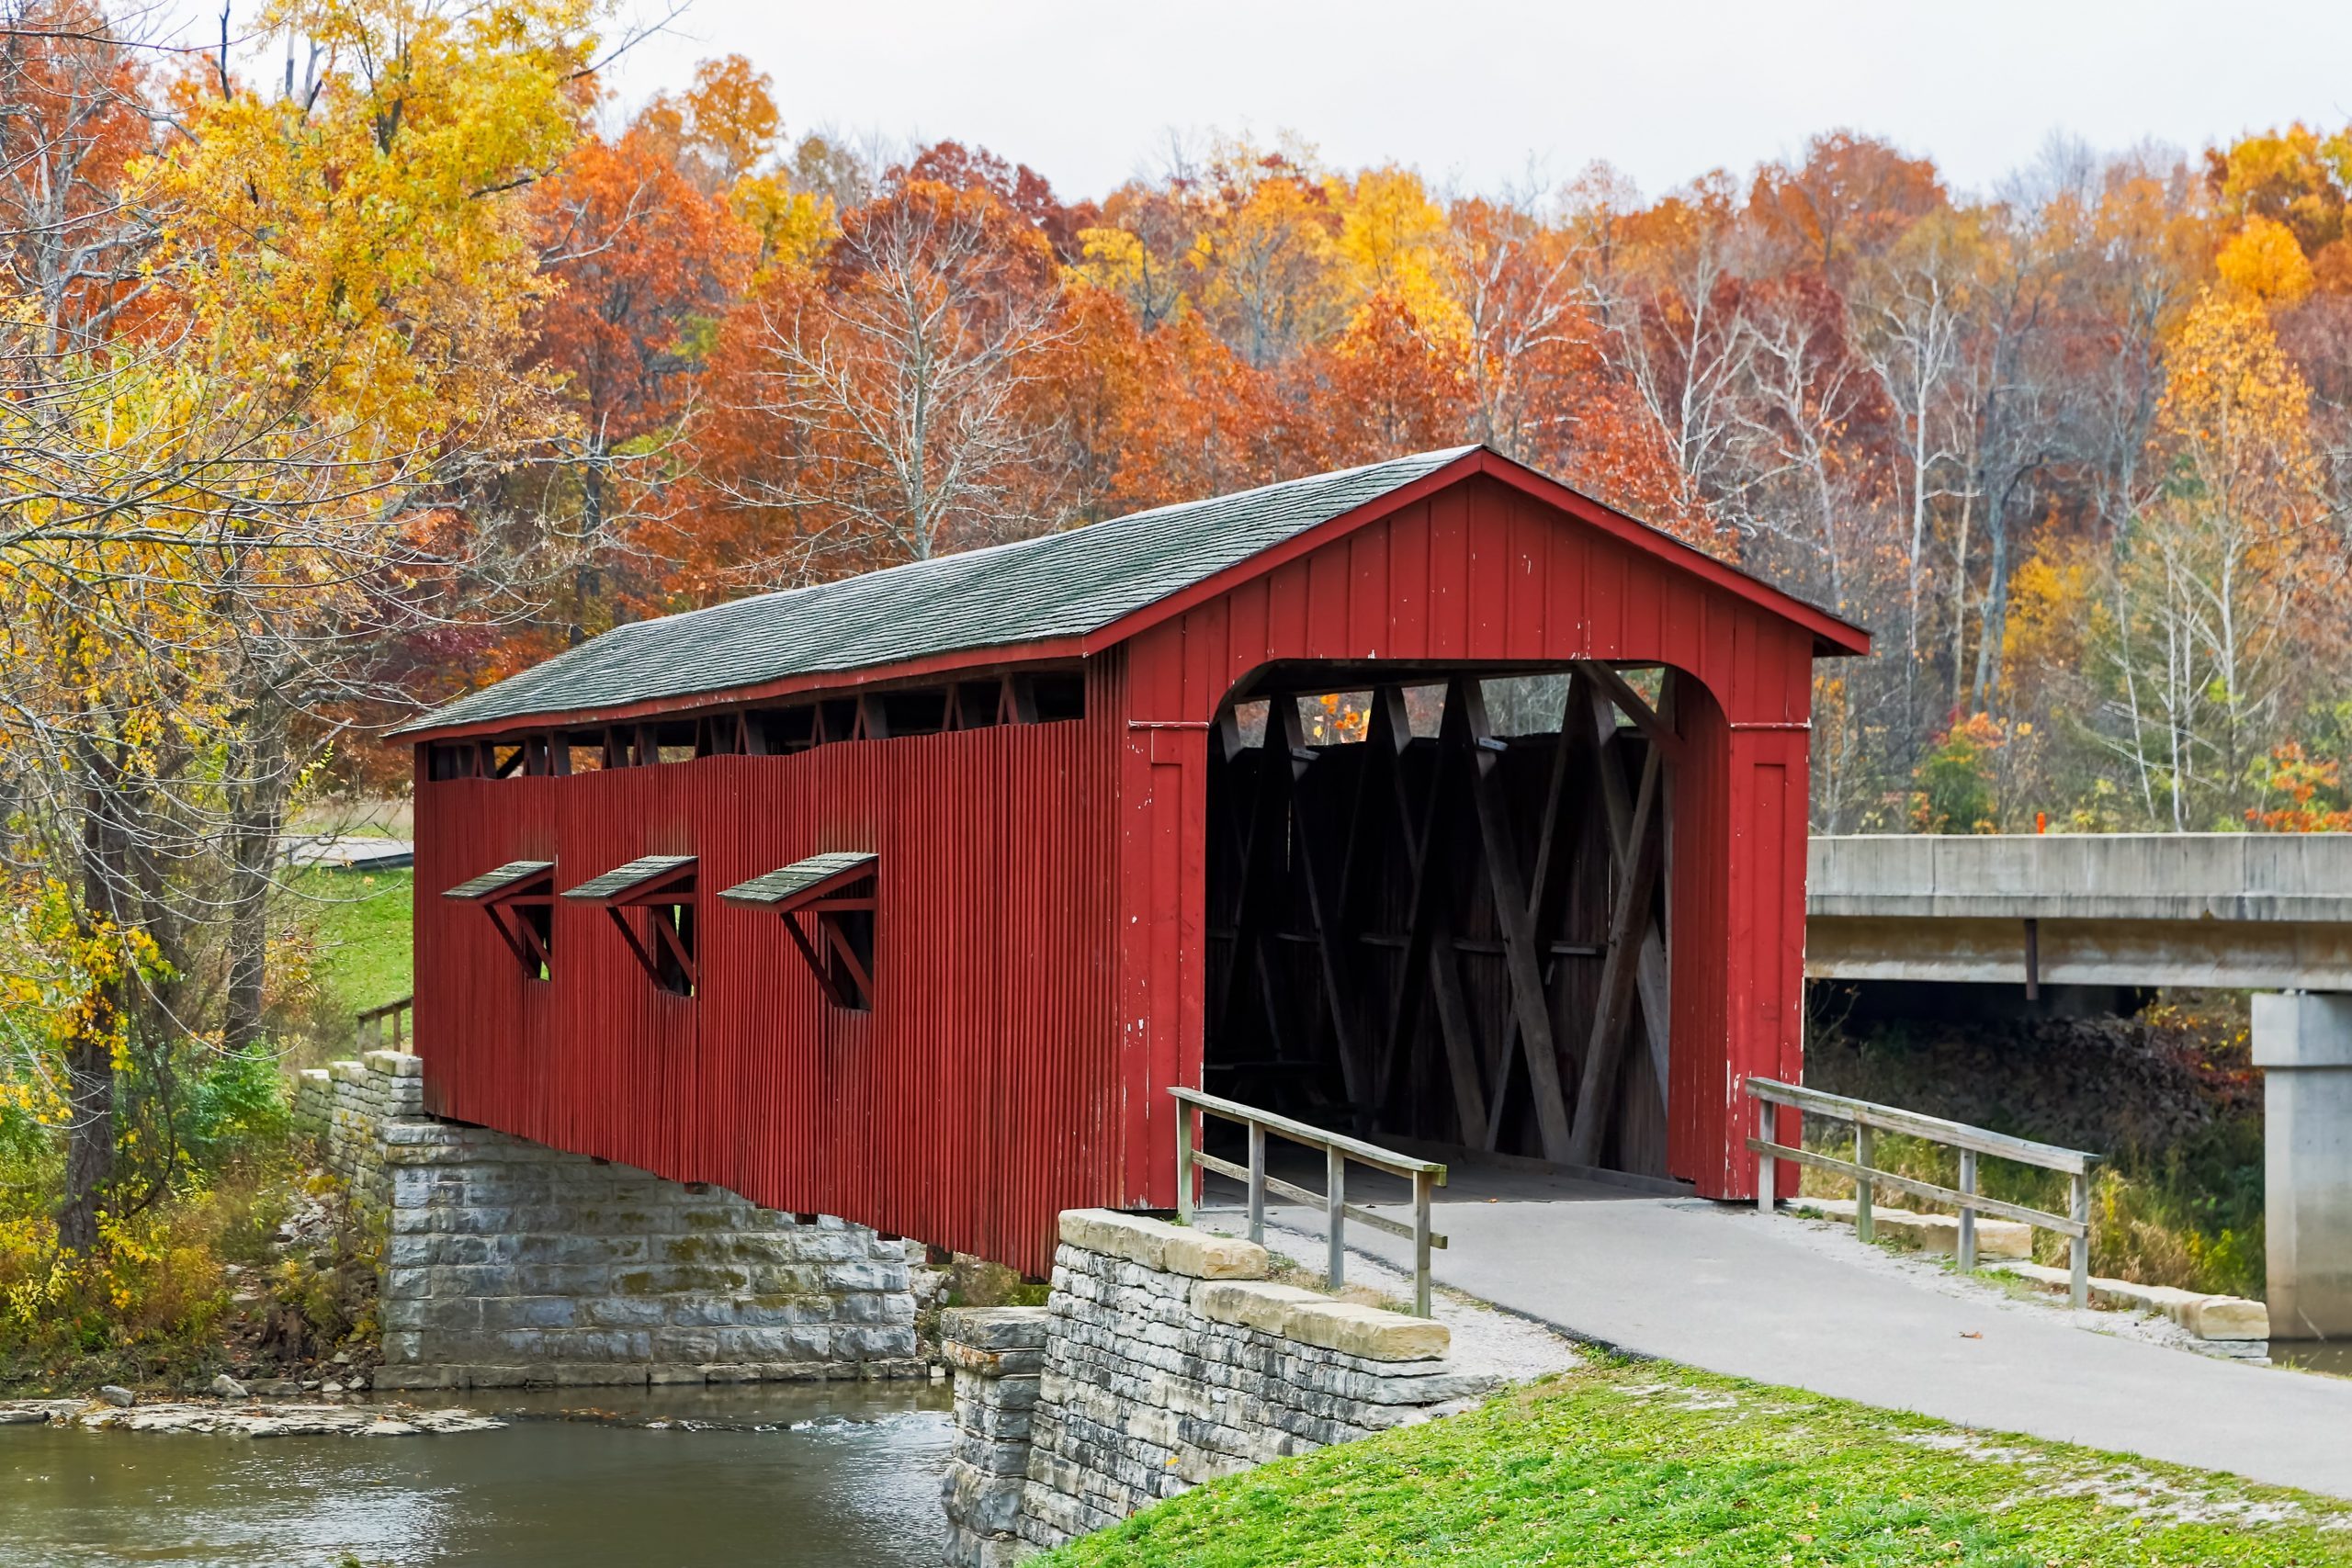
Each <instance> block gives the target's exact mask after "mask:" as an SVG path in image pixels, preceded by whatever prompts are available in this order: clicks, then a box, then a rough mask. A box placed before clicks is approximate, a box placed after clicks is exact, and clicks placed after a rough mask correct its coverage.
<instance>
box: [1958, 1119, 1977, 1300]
mask: <svg viewBox="0 0 2352 1568" xmlns="http://www.w3.org/2000/svg"><path fill="white" fill-rule="evenodd" d="M1960 1190H1962V1192H1965V1193H1967V1194H1968V1195H1969V1196H1970V1197H1972V1198H1973V1197H1974V1196H1976V1151H1975V1150H1974V1149H1962V1150H1961V1151H1960ZM1960 1271H1961V1272H1962V1273H1963V1274H1973V1273H1974V1272H1976V1211H1975V1209H1974V1208H1973V1207H1972V1206H1971V1205H1969V1204H1966V1203H1962V1205H1961V1206H1960Z"/></svg>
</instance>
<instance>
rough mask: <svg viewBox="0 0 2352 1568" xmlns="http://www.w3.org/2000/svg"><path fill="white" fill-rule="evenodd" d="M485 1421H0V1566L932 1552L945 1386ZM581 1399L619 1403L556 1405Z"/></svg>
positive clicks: (908, 1565)
mask: <svg viewBox="0 0 2352 1568" xmlns="http://www.w3.org/2000/svg"><path fill="white" fill-rule="evenodd" d="M450 1403H451V1404H459V1403H462V1404H465V1405H466V1406H467V1408H469V1409H473V1410H479V1411H482V1412H484V1413H487V1414H497V1415H507V1416H511V1417H512V1418H513V1419H514V1425H512V1426H509V1427H503V1428H501V1429H499V1430H496V1431H490V1432H470V1433H460V1434H453V1435H449V1436H444V1437H413V1438H267V1439H262V1440H252V1439H243V1438H227V1437H215V1436H202V1435H196V1434H180V1433H133V1432H92V1431H85V1430H83V1429H81V1428H78V1427H0V1568H96V1565H98V1564H105V1565H107V1568H116V1565H118V1564H174V1565H188V1568H334V1565H336V1564H339V1563H345V1562H349V1561H351V1560H355V1559H356V1561H357V1562H361V1563H364V1564H366V1565H367V1568H457V1565H460V1564H462V1565H466V1568H477V1565H478V1568H492V1565H493V1564H494V1565H496V1568H697V1565H700V1564H704V1563H725V1564H729V1565H730V1568H734V1565H741V1568H799V1565H802V1564H809V1565H811V1568H813V1565H815V1564H820V1563H821V1564H827V1565H829V1568H830V1565H835V1564H851V1563H854V1564H861V1565H863V1564H874V1565H877V1568H901V1565H905V1568H915V1565H918V1564H919V1565H921V1568H933V1565H934V1564H936V1563H937V1562H938V1561H939V1553H940V1546H941V1541H942V1540H943V1538H944V1523H943V1519H942V1516H941V1513H940V1506H939V1478H940V1476H941V1474H942V1473H943V1472H944V1470H945V1468H946V1462H947V1450H948V1446H949V1442H950V1439H951V1436H952V1434H951V1429H950V1427H949V1422H948V1416H947V1408H948V1398H947V1394H946V1392H945V1390H944V1387H939V1386H930V1387H918V1386H915V1385H892V1384H888V1383H830V1384H821V1385H789V1384H786V1385H769V1386H766V1387H753V1388H729V1389H708V1390H706V1389H693V1390H684V1391H679V1390H662V1389H656V1390H650V1391H648V1390H616V1389H567V1390H563V1391H561V1392H560V1393H548V1394H538V1393H531V1394H511V1395H506V1396H501V1395H499V1394H497V1393H478V1394H476V1395H475V1396H473V1397H472V1398H470V1399H464V1400H460V1399H458V1398H456V1397H453V1398H452V1399H451V1400H450ZM589 1410H595V1411H601V1412H604V1413H606V1414H607V1415H608V1416H614V1417H618V1418H619V1419H620V1420H621V1421H622V1422H628V1421H644V1420H667V1421H670V1422H672V1423H673V1425H672V1426H671V1427H668V1428H667V1429H655V1428H649V1427H644V1426H641V1425H639V1426H632V1425H625V1424H621V1425H616V1424H606V1423H605V1422H600V1421H597V1420H593V1419H581V1418H573V1419H565V1418H563V1415H564V1412H566V1411H573V1412H584V1411H589Z"/></svg>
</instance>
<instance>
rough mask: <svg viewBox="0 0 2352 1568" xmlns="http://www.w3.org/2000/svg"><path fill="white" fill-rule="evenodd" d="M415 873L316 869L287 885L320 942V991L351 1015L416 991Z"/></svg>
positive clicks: (315, 947)
mask: <svg viewBox="0 0 2352 1568" xmlns="http://www.w3.org/2000/svg"><path fill="white" fill-rule="evenodd" d="M415 883H416V876H415V874H414V873H413V872H411V871H407V870H400V871H364V872H363V871H311V872H305V873H302V874H300V875H299V876H298V877H297V878H296V879H295V880H294V883H293V885H292V886H291V887H290V888H289V889H288V891H289V893H290V894H291V895H292V897H290V898H289V899H288V902H289V904H291V905H292V907H293V908H294V910H295V914H296V919H297V920H298V921H300V923H302V924H304V925H306V926H307V927H308V928H309V930H310V931H311V941H312V943H313V953H314V956H313V959H312V962H313V964H315V965H316V969H317V975H318V983H319V988H320V990H321V991H322V993H324V995H325V998H326V999H327V1002H328V1004H329V1005H330V1006H331V1007H332V1008H333V1009H334V1010H335V1011H336V1012H338V1013H340V1014H342V1015H343V1016H345V1017H348V1016H349V1015H350V1014H352V1013H355V1012H358V1011H360V1010H362V1009H365V1008H372V1007H379V1006H381V1005H382V1004H384V1003H385V1002H388V1001H390V1000H391V999H392V998H395V997H404V996H407V995H408V994H409V993H410V992H411V991H413V989H414V988H415V969H414V966H413V953H412V949H411V947H410V942H409V928H410V924H411V919H412V913H413V908H412V899H413V897H414V891H415Z"/></svg>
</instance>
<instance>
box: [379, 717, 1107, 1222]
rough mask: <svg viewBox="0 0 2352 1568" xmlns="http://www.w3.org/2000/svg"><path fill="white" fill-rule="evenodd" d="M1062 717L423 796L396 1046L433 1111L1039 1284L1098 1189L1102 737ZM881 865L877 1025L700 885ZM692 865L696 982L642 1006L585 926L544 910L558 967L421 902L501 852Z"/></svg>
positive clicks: (572, 865)
mask: <svg viewBox="0 0 2352 1568" xmlns="http://www.w3.org/2000/svg"><path fill="white" fill-rule="evenodd" d="M1103 738H1104V729H1103V726H1102V725H1101V724H1099V723H1095V722H1090V721H1085V720H1079V721H1072V722H1067V723H1058V724H1046V725H1036V726H1028V727H1019V728H1003V729H985V730H977V731H970V732H967V733H961V734H954V735H939V736H928V737H921V738H915V739H900V740H884V741H862V742H846V743H842V744H838V745H833V746H827V747H823V748H820V750H814V751H810V752H806V753H803V754H801V755H798V756H794V757H707V758H703V759H700V760H697V761H691V762H680V763H673V764H670V765H667V766H661V767H643V768H626V769H614V770H610V771H606V772H601V773H586V774H582V775H578V776H575V777H570V778H509V779H498V780H458V781H451V782H447V783H439V784H426V785H424V787H423V788H422V789H421V790H420V792H419V805H418V820H417V890H418V891H417V902H418V911H417V913H418V919H417V928H416V930H417V935H416V946H417V952H416V959H417V976H418V982H419V984H418V987H417V1037H418V1041H419V1049H420V1051H421V1053H423V1054H424V1055H425V1058H426V1064H427V1072H426V1082H427V1086H428V1089H429V1091H430V1094H431V1098H432V1103H433V1106H434V1109H435V1111H438V1112H439V1113H441V1114H443V1115H447V1116H454V1117H458V1118H460V1119H462V1120H466V1121H471V1122H482V1123H485V1124H487V1125H490V1126H494V1127H498V1128H501V1129H503V1130H504V1131H506V1132H510V1133H514V1134H518V1135H520V1136H524V1137H528V1138H533V1139H537V1140H539V1141H541V1142H545V1143H548V1144H551V1145H557V1146H559V1147H562V1148H567V1149H571V1150H575V1151H578V1152H580V1153H583V1154H591V1155H598V1156H605V1157H607V1158H612V1159H617V1160H622V1161H625V1162H627V1163H628V1164H631V1165H636V1166H641V1167H644V1168H648V1169H650V1170H655V1171H658V1172H660V1173H662V1175H665V1176H670V1177H673V1178H674V1179H679V1180H690V1181H691V1180H700V1181H711V1182H717V1183H719V1184H721V1185H723V1186H726V1187H729V1188H730V1189H733V1190H736V1191H739V1192H741V1193H742V1194H743V1195H744V1196H746V1197H749V1198H752V1199H753V1200H754V1201H758V1202H761V1203H764V1204H767V1205H769V1206H770V1207H774V1208H780V1209H793V1210H803V1211H808V1210H817V1211H821V1212H824V1213H838V1214H842V1215H844V1216H846V1217H848V1218H851V1219H854V1220H858V1221H861V1222H864V1223H865V1224H873V1225H876V1226H877V1227H879V1228H881V1229H882V1230H885V1231H889V1232H895V1233H899V1234H902V1235H915V1236H921V1237H923V1238H924V1239H926V1240H933V1241H937V1242H940V1243H943V1244H947V1245H952V1246H955V1247H961V1248H965V1249H967V1250H970V1251H974V1252H978V1253H981V1254H983V1255H986V1256H989V1257H994V1258H1005V1259H1007V1260H1011V1261H1015V1262H1021V1263H1026V1264H1028V1265H1030V1266H1032V1267H1033V1268H1034V1267H1035V1266H1037V1265H1038V1264H1039V1263H1040V1262H1041V1260H1042V1259H1043V1258H1046V1255H1047V1253H1048V1252H1049V1250H1050V1240H1049V1237H1050V1225H1051V1215H1052V1214H1053V1213H1055V1212H1056V1211H1057V1210H1058V1209H1060V1208H1063V1207H1067V1206H1069V1205H1070V1204H1072V1203H1075V1202H1080V1201H1087V1202H1091V1201H1099V1200H1100V1199H1101V1198H1102V1197H1103V1195H1104V1194H1105V1193H1106V1192H1108V1191H1113V1190H1116V1188H1117V1184H1118V1181H1119V1178H1120V1174H1121V1172H1122V1170H1123V1168H1124V1154H1123V1149H1122V1146H1121V1129H1120V1128H1119V1127H1118V1126H1117V1125H1116V1124H1115V1122H1114V1117H1113V1115H1112V1111H1113V1110H1114V1108H1115V1106H1116V1105H1117V1104H1118V1101H1119V1098H1120V1093H1121V1088H1122V1086H1121V1084H1120V1081H1119V1072H1118V1066H1119V1064H1118V1061H1117V1055H1116V1053H1115V1051H1114V1049H1113V1046H1112V1041H1113V1030H1112V1015H1111V1013H1110V1011H1109V1001H1110V996H1111V990H1110V979H1111V975H1110V964H1109V958H1108V954H1107V953H1105V952H1104V950H1103V941H1102V932H1103V931H1104V930H1105V929H1106V928H1107V927H1108V925H1109V922H1110V919H1111V910H1110V908H1109V895H1110V888H1109V887H1108V886H1107V885H1106V883H1105V880H1104V878H1103V875H1102V867H1103V865H1104V864H1105V863H1106V862H1107V860H1108V843H1107V840H1108V831H1107V829H1108V823H1109V818H1108V816H1107V808H1108V807H1109V804H1110V800H1111V794H1110V790H1109V788H1108V784H1109V778H1108V770H1107V768H1106V766H1105V764H1106V762H1107V761H1108V755H1109V753H1108V749H1107V748H1106V746H1105V745H1104V743H1103ZM845 849H860V850H873V851H875V852H876V853H877V854H878V855H879V856H880V864H879V867H878V871H877V878H878V893H879V898H880V908H879V909H878V911H877V913H876V932H875V948H876V973H875V1005H874V1010H873V1011H872V1012H871V1013H858V1012H851V1011H846V1010H841V1009H838V1008H834V1007H831V1006H830V1005H829V1004H827V1003H826V1002H825V1001H824V1000H823V999H822V998H821V997H820V994H819V992H818V989H817V987H816V984H815V982H814V980H813V978H812V977H811V976H809V974H808V973H807V971H806V967H805V965H804V964H802V962H801V960H800V958H799V957H798V955H797V953H796V952H795V951H794V950H793V948H792V947H791V944H790V940H789V938H788V937H787V936H786V933H785V932H784V931H782V930H781V929H780V924H781V922H780V919H779V917H777V916H775V915H773V914H767V913H763V912H759V911H754V910H748V909H742V908H734V907H732V906H729V905H726V904H722V903H720V902H719V901H718V897H717V893H718V890H719V889H721V888H724V887H728V886H732V885H734V884H735V883H737V882H741V881H742V880H744V879H745V878H748V877H751V876H754V875H757V874H760V873H762V872H764V871H770V870H773V869H775V867H777V866H779V865H783V864H786V863H789V862H791V861H795V860H797V859H800V858H801V857H803V856H805V855H809V854H813V853H816V852H820V851H825V850H845ZM665 852H666V853H682V854H684V853H691V854H694V855H695V856H697V857H698V859H697V864H696V867H695V877H696V881H695V915H696V920H697V923H698V926H699V937H698V952H697V957H698V961H699V964H698V967H699V970H700V976H699V980H700V984H699V987H698V993H697V994H696V995H695V996H694V997H692V998H684V997H676V996H672V995H669V994H666V993H664V992H662V991H660V990H658V989H656V988H655V987H653V986H652V985H651V984H650V981H649V980H648V979H647V977H646V976H645V975H644V974H643V973H642V972H641V971H640V970H639V967H638V965H637V964H636V962H635V961H634V960H633V959H632V958H631V957H630V956H629V954H628V951H627V949H626V947H625V945H624V943H623V942H622V940H621V937H620V934H619V933H618V932H617V931H615V930H613V928H612V925H611V922H610V920H609V919H607V918H606V917H605V913H604V912H603V910H601V909H598V908H582V907H580V906H577V905H571V904H567V903H565V902H563V901H562V900H559V901H558V903H557V908H556V912H555V943H554V950H555V957H554V964H553V966H552V967H553V978H552V979H551V980H549V981H547V982H544V983H541V982H535V981H532V980H528V979H526V978H525V977H524V976H522V974H521V972H520V969H519V966H518V965H517V964H515V961H514V959H513V956H512V954H511V953H508V952H507V951H506V949H505V947H504V945H503V943H501V942H498V941H497V939H496V937H495V935H494V933H493V932H492V931H491V929H490V926H489V921H488V918H487V917H486V916H485V915H484V914H483V913H482V912H481V910H480V909H478V908H473V907H471V906H465V905H454V904H451V903H450V902H449V901H447V900H446V899H443V898H440V897H437V895H438V893H439V890H440V889H442V888H445V887H448V886H453V885H455V884H456V883H458V882H459V881H461V880H463V879H464V878H465V877H467V876H469V875H472V874H474V873H475V872H476V871H478V870H480V869H481V868H482V867H484V866H488V865H494V864H496V863H499V862H500V861H503V860H507V859H511V858H514V857H515V856H517V855H525V854H527V855H530V856H533V857H535V858H545V859H551V860H553V861H554V862H555V863H556V884H557V886H558V887H559V888H561V887H567V886H573V885H576V884H577V883H580V882H582V881H584V880H585V879H587V878H588V877H590V876H593V875H594V874H597V873H598V872H601V871H605V870H607V869H609V868H610V867H613V866H616V865H618V864H620V863H623V862H625V861H628V860H629V859H631V858H633V857H634V856H637V855H639V854H646V853H665Z"/></svg>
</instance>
